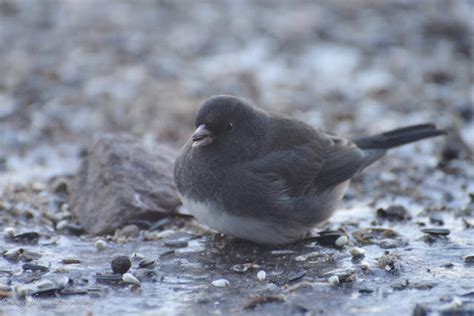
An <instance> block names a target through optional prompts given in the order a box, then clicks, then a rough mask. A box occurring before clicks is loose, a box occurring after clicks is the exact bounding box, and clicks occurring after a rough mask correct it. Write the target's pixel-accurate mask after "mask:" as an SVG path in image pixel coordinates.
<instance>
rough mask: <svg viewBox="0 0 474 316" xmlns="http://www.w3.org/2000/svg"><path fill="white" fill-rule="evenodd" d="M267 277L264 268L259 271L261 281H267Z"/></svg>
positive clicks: (258, 275)
mask: <svg viewBox="0 0 474 316" xmlns="http://www.w3.org/2000/svg"><path fill="white" fill-rule="evenodd" d="M266 278H267V273H266V272H265V271H263V270H260V271H258V273H257V279H258V280H259V281H260V282H263V281H265V279H266Z"/></svg>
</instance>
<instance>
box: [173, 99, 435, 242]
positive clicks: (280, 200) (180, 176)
mask: <svg viewBox="0 0 474 316" xmlns="http://www.w3.org/2000/svg"><path fill="white" fill-rule="evenodd" d="M442 134H444V131H442V130H439V129H436V128H435V127H434V125H432V124H423V125H415V126H409V127H405V128H400V129H396V130H393V131H390V132H386V133H382V134H378V135H373V136H366V137H358V138H354V139H351V140H349V139H345V138H341V137H338V136H335V135H332V134H328V133H325V132H323V131H321V130H318V129H315V128H313V127H311V126H309V125H308V124H306V123H304V122H302V121H299V120H297V119H294V118H291V117H287V116H284V115H280V114H273V113H267V112H265V111H263V110H261V109H258V108H256V107H254V106H252V105H251V104H249V103H248V102H246V101H244V100H241V99H239V98H237V97H232V96H215V97H212V98H210V99H209V100H207V101H206V102H204V104H203V105H202V106H201V108H200V109H199V112H198V114H197V117H196V131H195V132H194V134H193V135H192V136H191V139H190V140H189V141H188V142H187V143H186V144H185V145H184V147H183V149H182V150H181V152H180V154H179V156H178V158H177V160H176V164H175V169H174V177H175V181H176V184H177V187H178V191H179V192H180V194H181V197H182V202H183V204H184V206H185V207H186V208H187V209H188V211H189V212H190V213H191V214H193V215H194V216H195V217H196V218H197V220H198V221H199V222H201V223H203V224H205V225H207V226H209V227H210V228H213V229H215V230H217V231H219V232H222V233H224V234H229V235H232V236H235V237H238V238H242V239H247V240H251V241H254V242H257V243H264V244H283V243H288V242H292V241H295V240H297V239H300V238H302V237H304V236H305V234H307V233H308V231H309V230H311V228H313V227H314V226H315V225H317V224H318V223H321V222H323V221H325V220H327V219H328V218H329V217H330V216H331V215H332V214H333V212H334V210H335V209H336V208H337V206H338V202H339V201H340V200H341V199H342V197H343V195H344V193H345V191H346V189H347V187H348V186H349V182H350V180H351V178H352V177H354V176H356V175H357V174H359V173H360V172H361V171H362V170H364V168H366V167H367V166H369V165H371V164H372V163H374V162H375V161H377V160H378V159H380V158H381V157H382V156H383V155H384V154H385V153H386V151H387V150H388V149H390V148H392V147H396V146H400V145H403V144H407V143H411V142H414V141H417V140H420V139H424V138H429V137H433V136H438V135H442Z"/></svg>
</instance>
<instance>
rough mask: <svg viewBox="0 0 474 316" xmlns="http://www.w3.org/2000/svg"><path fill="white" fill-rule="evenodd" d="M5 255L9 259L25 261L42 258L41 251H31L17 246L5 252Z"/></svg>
mask: <svg viewBox="0 0 474 316" xmlns="http://www.w3.org/2000/svg"><path fill="white" fill-rule="evenodd" d="M3 256H4V257H5V258H7V259H9V260H15V261H17V260H21V261H24V262H28V261H32V260H36V259H39V258H41V255H40V254H39V253H36V252H31V251H28V250H26V249H24V248H15V249H11V250H8V251H6V252H5V253H4V254H3Z"/></svg>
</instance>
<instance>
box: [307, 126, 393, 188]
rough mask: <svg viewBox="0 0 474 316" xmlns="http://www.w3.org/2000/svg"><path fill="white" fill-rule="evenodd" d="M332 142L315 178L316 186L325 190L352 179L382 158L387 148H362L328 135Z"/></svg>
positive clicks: (323, 155) (324, 154)
mask: <svg viewBox="0 0 474 316" xmlns="http://www.w3.org/2000/svg"><path fill="white" fill-rule="evenodd" d="M328 137H330V138H331V140H332V144H331V145H330V146H327V147H326V148H325V151H324V152H323V153H322V158H323V161H324V163H323V165H322V167H321V171H320V172H319V174H318V175H317V177H316V178H315V179H314V188H315V189H316V190H317V191H323V190H325V189H327V188H332V187H334V186H336V185H338V184H340V183H342V182H344V181H346V180H349V179H351V178H352V177H354V176H355V175H357V174H358V173H359V172H361V171H362V170H363V169H364V168H365V167H367V166H368V165H370V164H372V163H373V162H374V161H376V160H378V159H380V158H381V157H382V156H383V155H384V154H385V150H362V149H360V148H359V147H357V145H355V144H354V143H352V142H351V141H349V140H347V139H344V138H338V137H336V136H332V135H328Z"/></svg>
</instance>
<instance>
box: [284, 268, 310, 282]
mask: <svg viewBox="0 0 474 316" xmlns="http://www.w3.org/2000/svg"><path fill="white" fill-rule="evenodd" d="M305 275H306V271H305V270H301V271H297V272H292V273H290V274H289V275H288V282H292V281H296V280H299V279H301V278H302V277H304V276H305Z"/></svg>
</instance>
